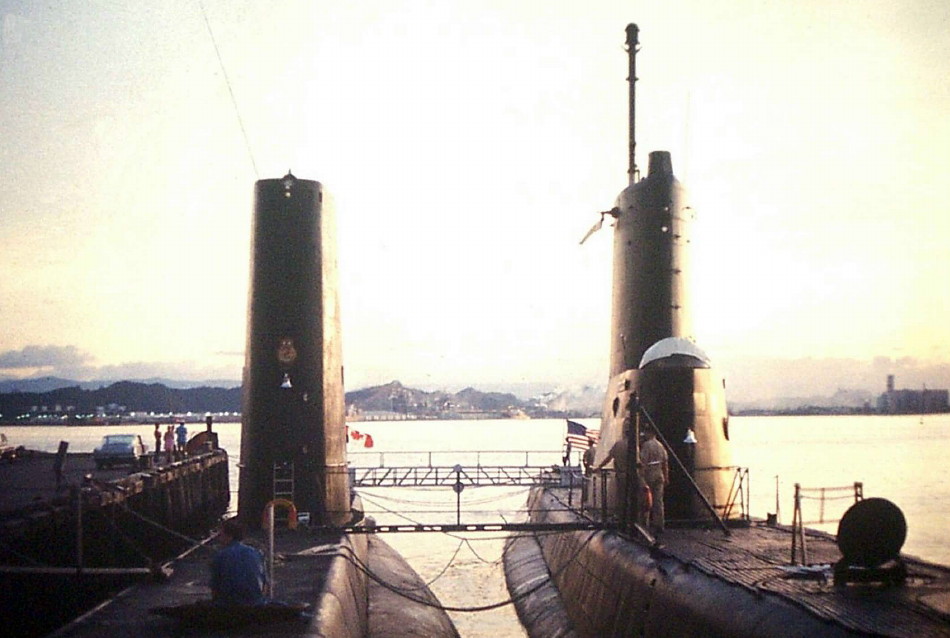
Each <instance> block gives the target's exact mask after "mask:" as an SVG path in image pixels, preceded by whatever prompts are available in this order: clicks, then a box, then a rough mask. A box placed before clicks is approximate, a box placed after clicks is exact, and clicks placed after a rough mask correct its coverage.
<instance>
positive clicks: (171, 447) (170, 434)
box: [165, 425, 175, 463]
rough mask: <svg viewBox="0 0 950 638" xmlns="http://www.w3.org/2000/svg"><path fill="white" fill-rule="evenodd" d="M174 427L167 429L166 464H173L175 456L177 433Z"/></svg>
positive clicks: (170, 426)
mask: <svg viewBox="0 0 950 638" xmlns="http://www.w3.org/2000/svg"><path fill="white" fill-rule="evenodd" d="M173 427H174V426H172V425H169V426H168V427H167V428H166V429H165V462H166V463H171V462H172V461H173V460H175V459H174V455H175V431H174V430H172V428H173Z"/></svg>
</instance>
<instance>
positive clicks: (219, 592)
mask: <svg viewBox="0 0 950 638" xmlns="http://www.w3.org/2000/svg"><path fill="white" fill-rule="evenodd" d="M243 539H244V528H243V527H242V526H241V524H240V523H238V522H237V521H236V520H234V519H231V520H228V521H225V522H224V525H222V527H221V532H220V534H219V535H218V540H219V541H220V543H221V545H222V548H221V550H220V551H218V553H217V554H215V557H214V559H212V561H211V600H212V601H213V602H214V603H215V604H218V605H263V604H264V603H265V602H267V601H266V599H265V598H264V587H265V586H266V585H267V575H266V574H265V572H264V557H263V556H262V555H261V553H260V552H259V551H257V550H256V549H254V548H253V547H249V546H248V545H245V544H244V543H242V542H241V541H242V540H243Z"/></svg>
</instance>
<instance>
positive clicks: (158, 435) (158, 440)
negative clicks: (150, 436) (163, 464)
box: [154, 422, 162, 463]
mask: <svg viewBox="0 0 950 638" xmlns="http://www.w3.org/2000/svg"><path fill="white" fill-rule="evenodd" d="M154 434H155V462H156V463H158V458H159V456H161V454H162V430H161V428H160V427H159V425H158V422H156V423H155V432H154Z"/></svg>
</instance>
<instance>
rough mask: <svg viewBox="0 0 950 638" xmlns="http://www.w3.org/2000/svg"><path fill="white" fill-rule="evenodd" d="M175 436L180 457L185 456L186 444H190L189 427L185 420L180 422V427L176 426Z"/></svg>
mask: <svg viewBox="0 0 950 638" xmlns="http://www.w3.org/2000/svg"><path fill="white" fill-rule="evenodd" d="M175 437H176V440H177V444H178V457H179V458H184V456H185V446H186V445H188V428H187V427H185V422H184V421H179V422H178V427H177V428H175Z"/></svg>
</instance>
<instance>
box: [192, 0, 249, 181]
mask: <svg viewBox="0 0 950 638" xmlns="http://www.w3.org/2000/svg"><path fill="white" fill-rule="evenodd" d="M197 2H198V7H199V8H200V9H201V17H202V18H204V21H205V26H206V27H207V28H208V35H209V36H210V37H211V44H212V45H213V46H214V53H215V55H216V56H217V57H218V66H220V67H221V73H222V74H223V75H224V83H225V85H227V87H228V94H229V95H230V96H231V104H232V105H233V106H234V114H235V115H236V116H237V121H238V126H240V127H241V135H242V136H243V137H244V146H245V147H246V148H247V156H248V157H249V158H250V160H251V168H253V169H254V177H255V178H257V179H260V173H258V171H257V162H255V161H254V152H253V151H252V150H251V142H250V140H249V139H248V137H247V130H245V128H244V119H243V118H242V117H241V110H240V109H239V108H238V103H237V98H236V97H235V96H234V89H233V88H232V87H231V79H230V78H229V77H228V70H227V69H226V68H225V67H224V60H223V59H222V58H221V51H220V49H218V41H217V40H215V37H214V31H213V30H212V29H211V21H210V20H208V12H207V11H205V6H204V3H203V2H201V0H197Z"/></svg>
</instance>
